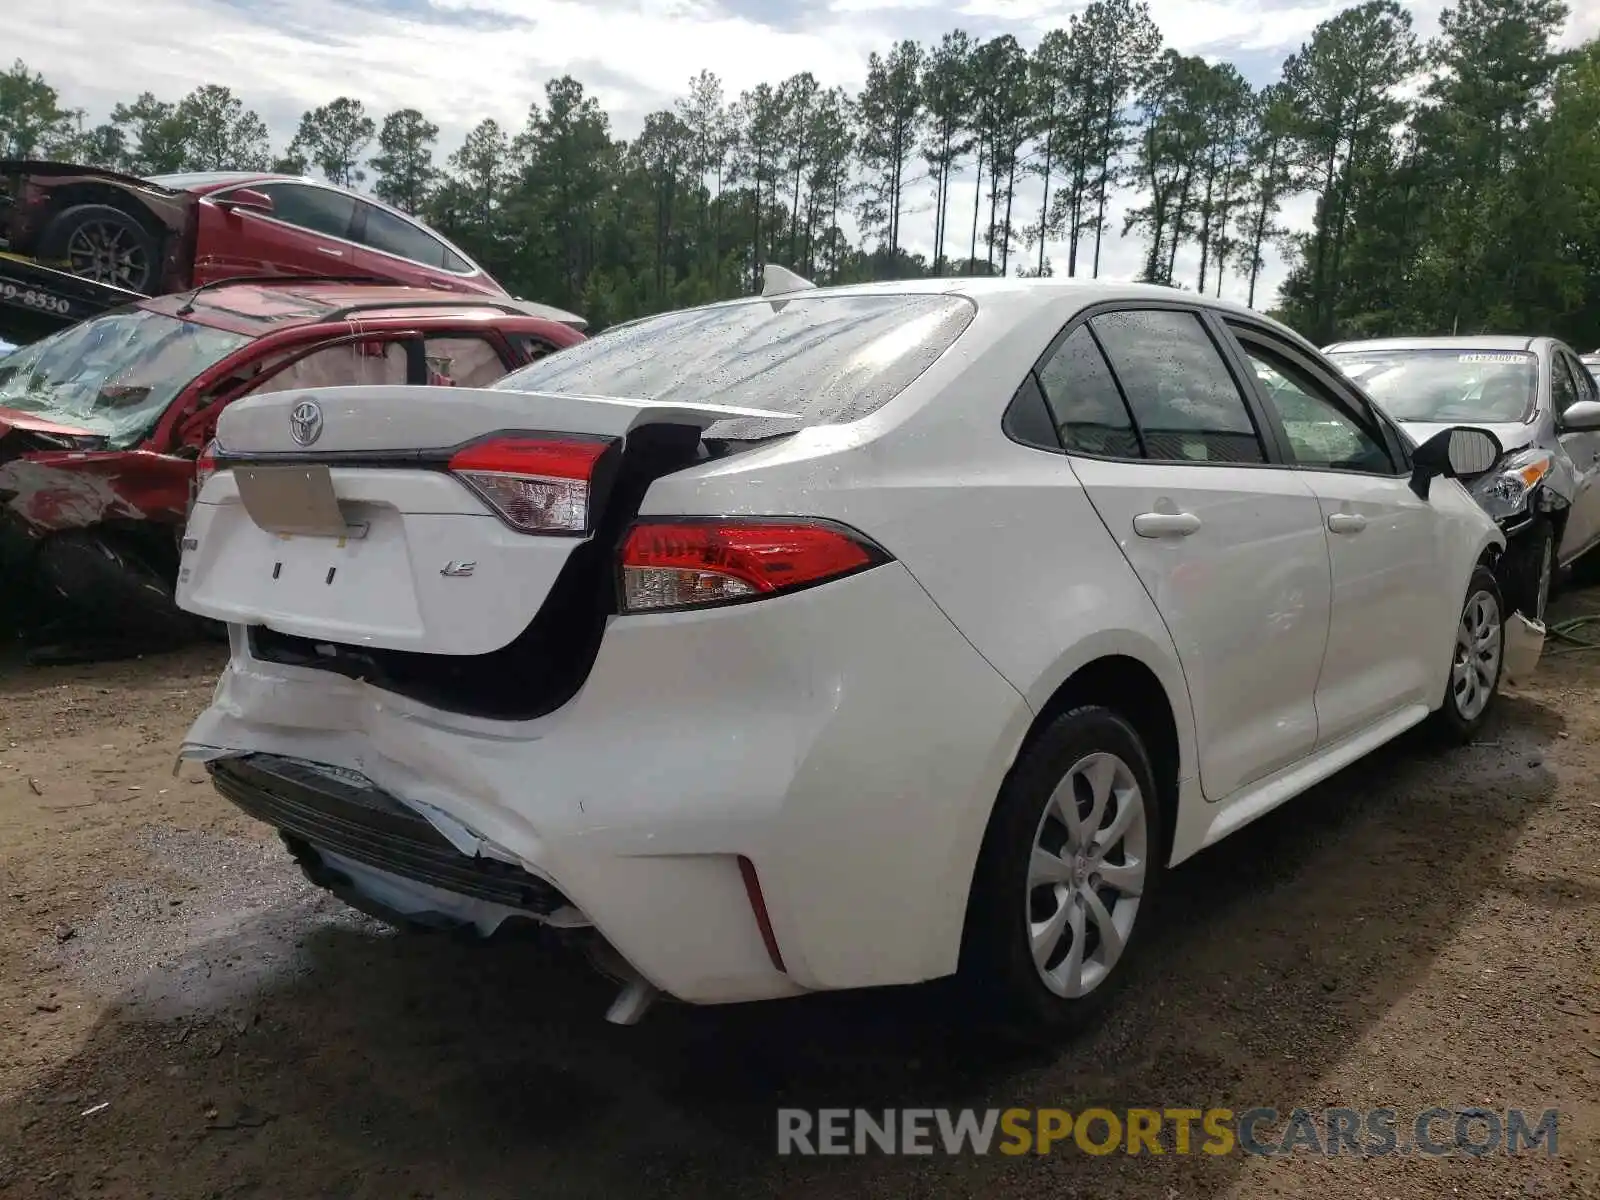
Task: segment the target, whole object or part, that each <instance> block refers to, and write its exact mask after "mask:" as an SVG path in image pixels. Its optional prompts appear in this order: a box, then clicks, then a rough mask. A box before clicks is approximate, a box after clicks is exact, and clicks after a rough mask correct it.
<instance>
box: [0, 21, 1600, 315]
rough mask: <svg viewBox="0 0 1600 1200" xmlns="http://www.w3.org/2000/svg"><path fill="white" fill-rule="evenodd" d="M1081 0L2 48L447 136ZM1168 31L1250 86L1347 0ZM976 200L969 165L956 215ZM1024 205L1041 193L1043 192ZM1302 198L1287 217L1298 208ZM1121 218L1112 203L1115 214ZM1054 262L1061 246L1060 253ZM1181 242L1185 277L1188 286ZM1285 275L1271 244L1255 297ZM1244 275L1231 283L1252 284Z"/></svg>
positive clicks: (175, 94) (166, 92)
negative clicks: (415, 116)
mask: <svg viewBox="0 0 1600 1200" xmlns="http://www.w3.org/2000/svg"><path fill="white" fill-rule="evenodd" d="M1084 2H1086V0H587V2H574V0H134V2H130V0H49V2H48V3H42V2H41V3H35V4H32V5H29V11H28V15H27V17H26V19H25V20H23V21H21V22H14V23H11V24H9V26H8V28H7V31H6V32H7V38H6V42H7V45H6V47H5V57H7V58H10V57H12V56H13V55H16V56H20V57H21V58H22V59H23V61H24V62H26V63H27V64H28V65H29V66H30V67H32V68H33V69H35V70H38V71H41V72H43V73H44V75H45V76H46V77H47V78H48V79H49V80H50V82H51V83H53V84H54V85H55V86H56V87H57V88H59V89H60V91H61V93H62V99H63V101H64V103H66V104H68V105H70V106H77V107H82V108H84V109H86V110H87V111H88V113H89V115H90V118H91V119H92V120H100V119H103V117H104V115H105V114H106V113H107V112H108V111H109V109H110V108H111V106H112V105H113V104H115V103H116V102H117V101H119V100H126V99H130V98H132V97H133V96H134V95H136V94H137V93H139V92H141V91H152V92H155V93H156V94H157V95H158V96H160V97H162V98H164V99H172V100H176V99H178V98H180V97H181V96H182V95H183V94H184V93H186V92H187V91H189V90H190V89H191V88H193V87H195V86H197V85H199V84H201V83H220V84H225V85H227V86H229V87H231V88H233V89H234V91H235V93H236V94H238V95H240V96H241V97H242V98H243V99H244V101H245V103H246V104H248V105H249V106H251V107H253V108H255V109H256V110H257V111H258V112H259V113H260V114H261V115H262V116H263V117H264V118H265V119H266V121H267V124H268V125H269V126H270V127H271V129H272V132H273V135H274V138H275V141H276V142H277V144H279V145H282V144H283V143H284V142H286V141H287V140H288V137H289V135H290V134H291V133H292V132H293V130H294V127H295V125H296V123H297V122H298V119H299V115H300V113H301V112H303V111H304V110H306V109H307V108H311V107H314V106H316V105H318V104H323V103H326V102H327V101H329V100H331V99H333V98H334V97H335V96H339V95H350V96H355V97H357V98H358V99H360V100H361V101H362V102H363V103H364V104H365V105H366V107H367V110H368V112H370V113H373V114H374V115H375V116H381V115H382V113H384V112H387V111H389V110H390V109H394V108H401V107H406V106H412V107H416V108H420V109H421V110H422V111H423V112H424V113H426V114H427V115H428V117H429V118H430V119H431V120H433V121H434V122H436V123H437V124H438V125H439V126H440V129H441V131H442V132H441V139H440V140H441V150H442V152H444V153H447V152H448V151H449V150H452V149H454V148H455V146H456V145H457V144H458V143H459V141H460V139H461V136H462V135H463V134H464V133H465V132H466V130H467V129H469V128H471V127H472V126H473V125H474V124H476V123H477V122H478V121H480V120H481V119H483V118H484V117H490V116H492V117H494V118H495V119H496V120H498V121H500V122H501V123H502V124H503V125H506V126H508V127H511V128H516V127H519V126H520V125H521V123H522V121H523V118H524V115H525V113H526V111H527V107H528V104H529V102H530V101H532V100H535V99H538V98H541V97H542V89H543V85H544V83H545V81H546V80H548V79H550V78H552V77H553V76H557V75H561V74H571V75H573V76H575V77H577V78H578V79H580V80H582V81H583V83H584V84H585V85H586V86H587V87H588V88H589V90H590V91H591V92H592V93H593V94H595V95H596V96H597V97H598V99H599V100H600V102H601V104H603V105H604V106H605V108H606V109H607V111H608V112H609V113H610V114H611V119H612V122H613V126H614V131H615V132H616V133H617V134H618V135H621V136H632V135H633V134H635V133H637V132H638V129H639V127H640V124H641V122H642V120H643V118H644V115H645V114H646V113H648V112H650V111H652V110H654V109H657V108H661V107H664V106H667V105H670V104H671V103H672V101H673V100H674V99H675V98H676V96H677V95H678V94H679V93H680V92H681V91H682V90H683V88H684V87H685V85H686V83H687V81H688V79H689V78H690V76H692V75H693V74H694V73H695V72H697V71H699V70H700V69H701V68H708V69H710V70H712V71H715V72H716V73H717V74H718V75H720V76H721V77H722V80H723V82H724V84H725V85H726V87H727V89H728V92H729V94H730V95H732V94H735V93H737V92H739V91H740V90H742V89H744V88H748V87H750V86H752V85H754V84H756V83H759V82H761V81H762V80H768V81H771V82H774V83H776V82H777V81H778V80H780V79H781V78H783V77H784V76H786V75H789V74H792V73H794V72H796V71H800V70H810V71H811V72H812V73H813V74H814V75H815V76H816V77H817V79H818V80H819V81H820V82H821V83H822V84H823V85H824V86H832V85H835V84H839V85H843V86H845V87H848V88H851V89H855V88H857V87H859V85H860V83H861V80H862V78H863V76H864V74H865V69H866V60H867V55H868V53H869V52H871V51H873V50H878V51H883V50H885V49H886V48H887V47H888V46H889V45H891V44H892V43H893V42H894V41H895V40H897V39H899V38H905V37H910V38H915V39H918V40H920V41H923V42H925V43H931V42H935V41H937V39H938V37H939V35H940V34H941V33H943V32H944V31H946V30H948V29H952V28H957V27H959V28H963V29H966V30H967V31H968V32H969V33H971V34H973V35H974V36H977V37H990V36H993V35H995V34H1000V33H1012V34H1015V35H1016V36H1017V38H1018V39H1019V40H1020V41H1021V42H1022V43H1023V44H1024V45H1025V46H1028V47H1030V48H1031V47H1032V46H1033V45H1034V44H1035V43H1036V42H1037V41H1038V39H1039V36H1040V35H1041V34H1042V33H1043V32H1045V31H1046V30H1049V29H1052V28H1055V27H1058V26H1060V25H1062V24H1064V23H1065V21H1066V19H1067V17H1068V15H1069V14H1070V13H1072V12H1073V11H1074V10H1075V9H1077V8H1080V7H1082V4H1083V3H1084ZM1150 2H1151V9H1152V11H1153V13H1154V15H1155V18H1156V21H1157V23H1158V24H1159V25H1160V26H1161V29H1162V31H1163V33H1164V34H1165V35H1166V38H1167V41H1168V43H1169V44H1170V45H1172V46H1174V47H1175V48H1177V49H1179V50H1181V51H1183V52H1185V53H1189V54H1201V55H1204V56H1205V57H1206V58H1208V59H1212V60H1215V59H1218V58H1227V59H1230V60H1232V61H1233V62H1234V63H1235V64H1236V65H1237V66H1238V67H1239V69H1240V70H1241V71H1242V72H1243V73H1244V75H1245V76H1246V77H1247V78H1248V79H1250V81H1251V82H1252V83H1254V84H1256V85H1257V86H1260V85H1263V84H1266V83H1269V82H1271V81H1272V80H1273V79H1274V78H1275V77H1276V75H1277V72H1278V68H1279V66H1280V64H1281V63H1282V61H1283V59H1284V58H1285V57H1286V56H1287V55H1288V54H1290V53H1292V52H1293V51H1294V50H1295V49H1297V48H1298V47H1299V45H1300V44H1301V43H1302V42H1303V41H1304V40H1305V38H1306V37H1307V36H1308V35H1309V34H1310V32H1311V30H1312V29H1313V27H1315V26H1316V24H1317V23H1318V22H1320V21H1322V20H1324V19H1326V18H1327V17H1329V16H1331V15H1332V14H1333V13H1335V12H1337V11H1338V10H1339V9H1341V8H1343V7H1346V5H1345V4H1344V3H1341V2H1338V0H1324V2H1321V3H1319V2H1317V0H1150ZM1569 3H1571V6H1572V7H1573V8H1574V9H1575V10H1576V11H1577V13H1578V14H1579V15H1578V16H1577V17H1575V18H1574V20H1573V22H1572V24H1571V26H1570V28H1569V36H1571V37H1573V38H1576V37H1578V36H1584V35H1592V34H1594V33H1595V32H1597V31H1600V0H1569ZM1410 7H1411V8H1412V11H1413V14H1414V17H1415V20H1416V25H1417V29H1418V32H1419V33H1421V34H1423V35H1424V36H1426V35H1429V34H1432V33H1433V32H1434V31H1435V29H1436V28H1437V14H1438V9H1439V7H1440V4H1439V0H1416V2H1415V3H1412V4H1411V5H1410ZM962 203H964V204H965V209H966V219H967V220H968V221H970V219H971V212H972V208H971V205H972V185H971V183H970V180H969V181H968V184H967V187H966V188H965V189H964V195H963V196H961V197H957V211H956V212H955V213H954V214H953V218H952V227H953V228H954V229H957V230H959V229H962V228H964V227H965V226H964V225H963V223H962V214H961V212H960V205H961V204H962ZM1034 203H1037V201H1036V200H1035V201H1034ZM1309 212H1310V206H1309V205H1308V204H1307V203H1305V202H1302V201H1297V202H1293V203H1291V205H1290V206H1289V208H1288V209H1287V211H1286V217H1287V218H1288V219H1289V220H1290V221H1291V222H1301V223H1303V222H1305V221H1306V220H1307V219H1308V217H1309ZM1114 219H1115V224H1116V225H1117V226H1118V227H1119V228H1120V213H1118V214H1115V215H1114ZM903 223H904V227H905V230H906V233H907V234H908V235H909V238H910V241H911V248H912V249H914V250H917V249H919V250H923V251H927V250H928V249H930V248H931V241H932V232H933V215H932V203H931V198H925V197H923V196H921V195H918V196H916V197H914V198H913V201H912V212H911V213H910V214H909V215H907V216H906V217H904V218H903ZM1052 253H1053V256H1054V258H1055V260H1056V265H1057V268H1058V269H1064V263H1065V255H1064V252H1061V251H1052ZM1138 253H1139V251H1138V247H1137V246H1136V245H1132V244H1129V243H1124V242H1121V241H1120V240H1118V241H1114V242H1113V244H1112V245H1111V246H1110V247H1109V249H1108V251H1107V253H1106V259H1105V265H1104V266H1103V268H1102V273H1105V274H1110V275H1112V276H1117V277H1131V275H1132V274H1133V272H1134V271H1135V270H1136V269H1137V266H1138ZM1194 270H1195V265H1194V264H1193V263H1190V264H1188V265H1187V266H1186V265H1185V263H1184V261H1183V258H1182V257H1181V256H1180V261H1179V273H1180V278H1181V279H1183V281H1184V282H1186V283H1187V284H1189V286H1191V287H1192V286H1193V285H1194ZM1281 278H1282V266H1281V264H1280V263H1279V262H1278V261H1277V259H1276V257H1275V256H1274V257H1272V258H1271V259H1270V260H1269V265H1268V269H1267V274H1266V277H1265V279H1264V284H1265V290H1264V292H1263V293H1258V296H1257V300H1256V303H1257V306H1258V307H1264V306H1265V305H1266V304H1268V303H1270V301H1271V296H1272V292H1273V291H1274V290H1275V289H1276V286H1277V283H1278V282H1279V280H1280V279H1281ZM1237 282H1238V281H1232V283H1230V285H1228V286H1225V288H1224V292H1225V294H1229V295H1233V296H1235V297H1237V298H1239V299H1243V292H1242V288H1241V287H1239V286H1237Z"/></svg>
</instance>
